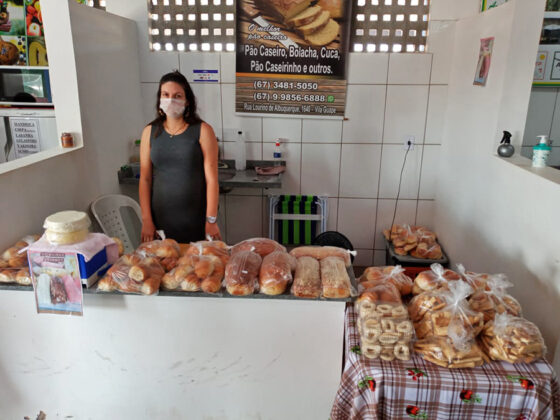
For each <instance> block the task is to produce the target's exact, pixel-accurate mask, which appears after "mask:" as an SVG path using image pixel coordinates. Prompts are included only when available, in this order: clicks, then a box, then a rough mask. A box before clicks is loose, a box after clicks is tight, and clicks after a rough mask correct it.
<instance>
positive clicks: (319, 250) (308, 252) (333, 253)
mask: <svg viewBox="0 0 560 420" xmlns="http://www.w3.org/2000/svg"><path fill="white" fill-rule="evenodd" d="M290 254H291V255H293V256H294V257H296V258H300V257H313V258H315V259H317V260H322V259H323V258H327V257H338V258H342V259H343V260H344V264H345V265H346V267H350V266H351V265H352V261H351V259H350V253H349V252H348V251H347V250H345V249H343V248H338V247H336V246H300V247H297V248H294V249H292V250H291V251H290Z"/></svg>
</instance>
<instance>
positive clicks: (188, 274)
mask: <svg viewBox="0 0 560 420" xmlns="http://www.w3.org/2000/svg"><path fill="white" fill-rule="evenodd" d="M180 261H181V264H180V265H178V266H177V267H175V268H174V269H172V270H171V271H170V272H168V273H166V274H165V275H164V276H163V278H162V280H161V284H162V288H163V289H165V290H181V291H185V292H198V291H200V290H202V291H203V292H206V293H217V292H219V291H220V289H221V288H222V280H223V278H224V272H225V267H224V264H223V263H222V260H221V259H220V258H219V257H217V256H215V255H187V256H184V257H181V259H180Z"/></svg>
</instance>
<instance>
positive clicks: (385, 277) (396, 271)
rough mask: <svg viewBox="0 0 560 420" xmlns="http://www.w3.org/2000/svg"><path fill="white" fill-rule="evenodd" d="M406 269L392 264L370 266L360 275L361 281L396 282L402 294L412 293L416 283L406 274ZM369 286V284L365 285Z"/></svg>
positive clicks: (372, 282) (371, 282)
mask: <svg viewBox="0 0 560 420" xmlns="http://www.w3.org/2000/svg"><path fill="white" fill-rule="evenodd" d="M404 272H405V269H404V268H402V267H401V266H400V265H396V266H393V265H390V266H386V267H368V268H366V269H365V271H364V272H363V274H362V276H361V277H360V282H361V283H368V284H372V285H373V284H374V283H376V282H377V283H385V282H389V283H392V284H394V285H395V286H396V287H397V289H398V290H399V292H400V294H401V295H403V296H404V295H409V294H410V293H412V286H413V285H414V283H413V281H412V279H411V278H410V277H408V276H407V275H406V274H404ZM364 287H365V288H367V287H368V286H367V285H364Z"/></svg>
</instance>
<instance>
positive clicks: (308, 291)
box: [292, 257, 321, 298]
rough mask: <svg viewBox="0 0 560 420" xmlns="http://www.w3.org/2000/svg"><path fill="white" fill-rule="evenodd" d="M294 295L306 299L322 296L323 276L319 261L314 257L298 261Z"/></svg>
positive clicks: (293, 287)
mask: <svg viewBox="0 0 560 420" xmlns="http://www.w3.org/2000/svg"><path fill="white" fill-rule="evenodd" d="M292 294H293V295H294V296H298V297H305V298H318V297H319V296H321V274H320V265H319V261H318V260H316V259H315V258H313V257H300V258H298V259H297V264H296V273H295V276H294V284H293V286H292Z"/></svg>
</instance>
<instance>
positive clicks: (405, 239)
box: [383, 224, 418, 253]
mask: <svg viewBox="0 0 560 420" xmlns="http://www.w3.org/2000/svg"><path fill="white" fill-rule="evenodd" d="M383 235H385V238H386V239H387V240H388V241H391V242H392V243H393V245H394V247H395V248H401V249H404V251H405V253H406V252H408V251H410V250H412V249H414V248H416V245H417V243H418V236H417V235H416V234H415V232H413V230H412V228H411V227H410V225H407V224H403V225H393V226H391V230H388V229H385V230H384V231H383Z"/></svg>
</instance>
